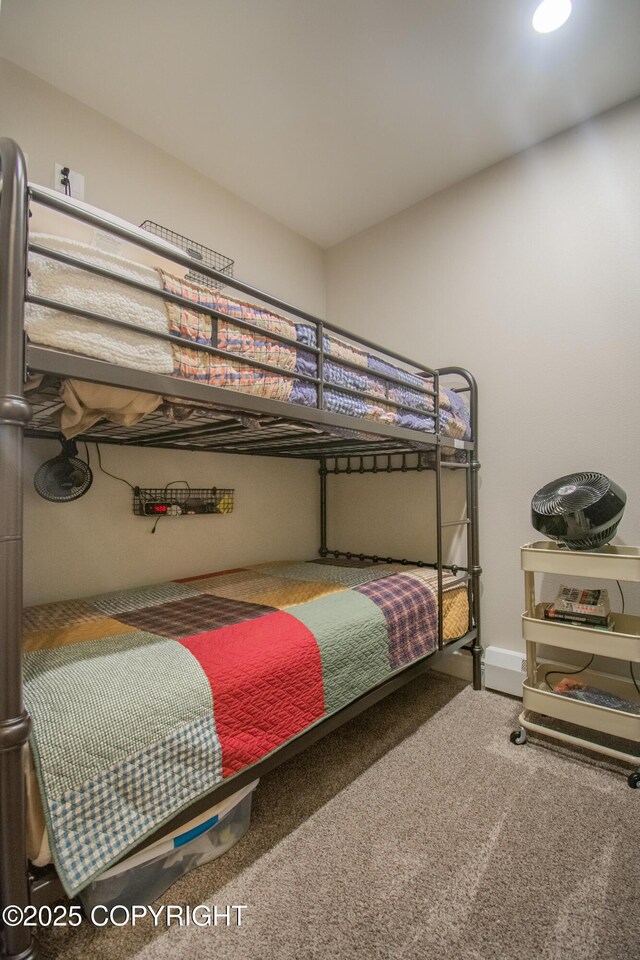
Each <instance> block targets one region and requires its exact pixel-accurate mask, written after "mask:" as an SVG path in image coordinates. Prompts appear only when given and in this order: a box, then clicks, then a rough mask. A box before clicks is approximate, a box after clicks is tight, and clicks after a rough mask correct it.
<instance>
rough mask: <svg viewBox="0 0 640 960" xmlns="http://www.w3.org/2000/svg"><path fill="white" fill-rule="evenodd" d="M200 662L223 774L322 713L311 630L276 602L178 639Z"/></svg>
mask: <svg viewBox="0 0 640 960" xmlns="http://www.w3.org/2000/svg"><path fill="white" fill-rule="evenodd" d="M180 642H181V643H182V644H183V646H185V647H186V648H187V650H189V651H190V653H192V654H193V656H194V657H195V658H196V659H197V660H198V662H199V664H200V666H201V667H202V669H203V670H204V672H205V674H206V675H207V678H208V680H209V683H210V685H211V691H212V693H213V713H214V717H215V722H216V730H217V733H218V737H219V738H220V743H221V745H222V775H223V777H229V776H231V775H232V774H234V773H237V772H238V770H241V769H242V768H243V767H246V766H248V765H249V764H251V763H255V762H256V760H260V758H261V757H264V756H266V754H268V753H271V751H272V750H275V749H276V748H277V747H279V746H281V745H282V744H283V743H285V742H286V741H287V740H290V739H291V737H294V736H295V735H296V734H298V733H300V732H301V731H302V730H304V729H305V728H306V727H308V726H309V725H310V724H312V723H314V722H315V721H316V720H319V719H320V717H322V716H323V715H324V688H323V683H322V662H321V659H320V651H319V649H318V644H317V643H316V640H315V638H314V636H313V634H312V633H311V631H310V630H308V629H307V627H305V625H304V624H303V623H301V622H300V621H299V620H297V619H296V618H295V617H293V616H291V614H289V613H286V612H285V611H283V610H280V611H278V612H276V613H268V614H266V615H265V616H263V617H259V618H258V619H256V620H250V621H249V622H247V623H237V624H233V625H232V626H228V627H221V628H220V629H219V630H212V631H209V632H207V633H200V634H196V635H194V636H191V637H185V638H184V639H183V640H181V641H180Z"/></svg>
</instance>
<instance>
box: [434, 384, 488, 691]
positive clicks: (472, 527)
mask: <svg viewBox="0 0 640 960" xmlns="http://www.w3.org/2000/svg"><path fill="white" fill-rule="evenodd" d="M449 373H450V374H455V375H456V376H459V377H462V379H463V380H466V382H467V384H468V387H465V388H464V390H465V392H466V391H468V393H469V413H470V416H471V429H472V431H473V433H472V437H471V439H472V440H473V448H472V449H471V450H467V486H466V493H467V515H468V520H469V523H468V524H467V566H468V568H469V570H468V572H469V575H470V577H471V579H470V581H469V610H470V617H472V618H473V622H472V623H471V622H470V623H469V627H470V628H471V627H472V626H473V627H475V636H474V639H473V642H472V644H471V653H472V656H473V689H474V690H481V689H482V642H481V624H480V575H481V574H482V567H481V566H480V545H479V539H478V537H479V532H478V471H479V470H480V461H479V460H478V384H477V383H476V380H475V377H474V376H473V375H472V374H471V373H469V371H468V370H463V369H462V368H460V367H443V368H442V369H441V370H440V375H441V376H444V375H445V374H449Z"/></svg>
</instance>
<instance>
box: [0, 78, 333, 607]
mask: <svg viewBox="0 0 640 960" xmlns="http://www.w3.org/2000/svg"><path fill="white" fill-rule="evenodd" d="M176 119H177V118H171V122H176ZM0 135H2V136H11V137H13V138H14V139H16V140H17V141H18V143H19V144H20V145H21V146H22V148H23V150H25V152H26V153H28V155H29V176H30V178H31V179H32V180H33V181H35V182H38V183H42V184H45V185H46V186H52V181H53V166H54V163H55V162H56V161H57V162H62V163H67V164H69V165H70V166H71V167H72V169H75V170H77V171H78V172H80V173H83V174H84V175H85V179H86V191H85V200H86V201H87V202H88V203H92V204H95V205H96V206H99V207H103V208H104V209H106V210H108V211H110V212H111V213H115V214H117V215H119V216H121V217H124V218H125V219H127V220H130V221H131V222H133V223H140V222H141V221H142V220H144V219H150V220H155V221H157V222H158V223H163V224H167V225H169V226H171V227H172V228H174V229H175V230H177V231H178V232H180V233H184V234H186V235H187V236H190V237H193V238H194V239H195V240H197V241H199V242H202V243H204V244H206V245H209V246H212V247H213V248H214V249H216V250H220V251H221V252H222V253H224V254H226V255H228V256H230V257H233V258H234V259H235V261H236V276H238V277H241V278H242V279H246V280H247V281H248V282H250V283H252V284H254V285H255V286H257V287H260V288H263V289H266V290H268V291H269V292H270V293H272V294H275V295H276V296H280V297H282V298H283V299H285V300H288V301H289V302H292V303H294V304H296V305H297V306H300V307H303V308H305V309H307V310H309V311H311V312H313V313H316V314H320V315H322V314H323V313H324V275H323V261H322V254H321V251H320V250H319V248H318V247H316V246H315V245H314V244H312V243H310V242H309V241H308V240H305V239H302V238H301V237H299V236H297V235H296V234H295V233H293V232H292V231H291V230H289V229H287V228H286V227H284V226H282V225H281V224H279V223H277V222H276V221H274V220H272V219H271V218H269V217H267V216H266V215H265V214H263V213H261V212H260V211H258V210H257V209H256V208H255V207H252V206H251V205H249V204H247V203H245V202H244V201H243V200H240V199H239V198H238V197H235V196H233V195H232V194H230V193H228V192H227V191H225V190H223V189H222V188H220V187H218V186H217V185H216V184H214V183H213V182H212V181H211V180H208V179H207V178H206V177H203V176H201V175H199V174H197V173H195V172H194V171H192V170H190V169H189V168H188V167H186V166H184V165H183V164H181V163H179V162H177V161H176V160H173V159H172V158H171V157H169V156H168V155H166V154H164V153H162V152H161V151H159V150H157V149H156V148H155V147H152V146H151V145H150V144H149V143H147V142H145V141H144V140H142V139H140V138H138V137H136V136H134V135H133V134H131V133H129V132H128V131H126V130H125V129H123V128H122V127H120V126H118V125H117V124H115V123H112V122H111V121H109V120H107V119H106V118H105V117H102V116H101V115H100V114H98V113H96V112H95V111H93V110H90V109H88V108H87V107H85V106H84V105H82V104H80V103H79V102H78V101H76V100H73V99H71V98H70V97H67V96H65V95H64V94H61V93H59V92H58V91H57V90H55V89H54V88H53V87H51V86H49V85H48V84H45V83H43V82H42V81H40V80H38V79H37V78H36V77H34V76H32V75H31V74H29V73H26V72H25V71H23V70H21V69H19V68H18V67H15V66H13V65H12V64H10V63H8V62H7V61H3V60H0ZM190 135H197V131H191V132H190ZM55 449H56V447H55V445H51V444H49V443H45V442H41V441H30V442H29V444H28V456H27V478H28V480H27V483H26V541H25V560H26V570H25V581H26V601H27V602H28V603H36V602H42V601H47V600H52V599H59V598H67V597H72V596H88V595H90V594H91V593H94V592H96V591H100V590H109V589H115V588H119V587H126V586H134V585H136V584H144V583H151V582H154V581H157V580H159V579H166V578H169V577H180V576H189V575H192V574H197V573H201V572H206V571H209V570H217V569H222V568H225V567H228V566H234V565H236V566H237V565H239V564H243V563H251V562H259V561H261V560H267V559H282V558H286V557H296V558H298V557H304V556H312V555H313V554H314V553H315V550H316V549H317V546H318V529H317V528H318V521H317V514H318V511H317V509H316V498H317V474H316V467H315V464H311V463H309V464H296V463H290V462H288V461H274V460H270V459H268V458H265V457H262V458H253V457H245V458H241V457H233V456H222V455H218V456H215V455H211V454H204V453H194V454H189V453H182V452H162V453H160V452H154V451H150V450H145V451H142V450H135V449H129V450H127V449H124V448H117V447H104V456H105V462H106V461H108V464H109V469H111V470H114V471H115V472H116V473H118V472H121V473H122V475H123V476H125V477H127V479H129V480H130V481H131V482H132V483H134V484H135V483H137V484H142V485H143V484H148V485H150V486H155V485H162V484H164V483H166V482H168V481H169V480H173V479H182V478H186V479H187V480H188V481H189V482H190V483H191V484H192V486H196V485H199V484H202V485H204V486H210V485H213V484H215V485H217V486H225V485H230V486H236V488H237V507H236V512H235V513H234V514H233V515H232V516H228V517H225V516H220V517H202V518H200V517H189V518H184V519H182V520H175V521H173V525H172V526H171V527H170V526H169V523H170V521H169V520H166V521H161V522H160V523H159V525H158V529H157V531H156V533H155V534H154V535H153V536H151V535H150V533H149V530H150V526H151V524H150V522H149V521H146V520H140V519H138V518H135V517H134V516H133V515H132V513H131V504H130V493H129V491H128V490H127V488H126V487H125V486H124V485H123V484H119V483H117V482H116V481H114V480H110V479H109V478H107V477H104V476H101V475H100V474H99V471H97V469H96V470H95V474H96V477H95V483H94V487H93V489H92V490H91V491H90V492H89V493H88V494H87V495H86V497H85V498H84V499H82V500H79V501H77V502H76V503H72V504H65V505H53V504H48V503H45V501H43V500H41V499H40V498H39V497H37V496H36V495H35V494H34V493H33V489H32V484H31V477H32V476H33V472H34V470H35V468H36V466H37V465H38V463H40V462H41V461H42V460H43V459H45V458H46V457H48V456H51V455H52V452H55ZM92 463H93V465H94V467H95V455H94V454H93V453H92Z"/></svg>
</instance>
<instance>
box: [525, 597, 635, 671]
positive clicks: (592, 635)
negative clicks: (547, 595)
mask: <svg viewBox="0 0 640 960" xmlns="http://www.w3.org/2000/svg"><path fill="white" fill-rule="evenodd" d="M544 607H545V604H544V603H538V604H536V608H535V616H534V617H530V616H528V615H527V614H526V613H523V614H522V636H523V638H524V639H525V640H528V641H530V642H532V643H544V644H546V645H547V646H552V647H563V648H564V649H565V650H579V651H581V652H583V653H594V654H596V655H597V656H603V657H614V658H615V659H617V660H629V661H633V662H634V663H640V617H637V616H631V615H630V614H625V613H612V614H611V618H612V620H613V622H614V629H613V631H609V630H597V629H595V628H593V627H586V626H584V627H583V626H574V625H573V624H571V623H561V622H559V621H549V620H545V619H544V616H543V613H544Z"/></svg>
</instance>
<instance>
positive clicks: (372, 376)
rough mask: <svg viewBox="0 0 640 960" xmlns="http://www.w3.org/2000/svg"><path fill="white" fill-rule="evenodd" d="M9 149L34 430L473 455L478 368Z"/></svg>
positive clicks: (353, 452)
mask: <svg viewBox="0 0 640 960" xmlns="http://www.w3.org/2000/svg"><path fill="white" fill-rule="evenodd" d="M7 144H10V145H11V146H12V147H14V148H15V152H14V155H13V162H11V160H12V151H11V149H9V148H8V147H7ZM0 145H2V146H3V152H2V168H3V189H2V194H3V196H2V200H0V258H1V259H2V261H3V262H2V264H1V266H0V269H1V270H2V271H3V276H5V277H6V278H7V281H9V280H10V281H11V283H12V285H13V287H14V288H15V287H18V288H20V289H21V290H22V300H23V302H22V303H21V304H18V303H17V298H16V296H15V295H14V300H13V307H14V311H13V312H14V313H15V312H16V311H18V310H19V312H20V315H21V319H22V316H23V317H24V329H25V331H26V337H25V347H24V349H25V358H24V359H25V373H26V385H25V396H26V399H27V401H28V403H29V404H30V407H31V416H30V419H29V422H28V424H27V425H26V434H27V435H28V436H32V437H43V438H47V437H48V438H58V437H59V436H60V434H61V433H62V434H63V435H64V436H66V437H68V438H70V437H74V438H75V439H76V440H84V441H95V442H101V443H118V444H125V445H135V446H152V447H162V448H171V449H188V450H203V451H216V452H224V453H243V454H261V455H266V456H286V457H302V458H312V459H317V458H323V457H328V458H331V457H334V458H335V457H343V456H347V457H350V456H361V457H363V456H376V455H378V454H387V455H393V454H407V453H417V454H418V459H419V461H420V462H421V463H423V464H424V465H425V466H433V465H434V463H435V453H436V451H437V450H438V448H440V450H441V453H442V459H444V460H446V461H450V462H459V461H466V460H467V454H468V451H470V450H473V449H474V441H475V436H476V423H477V390H476V385H475V381H474V380H473V377H472V376H471V375H470V374H469V373H468V372H467V371H465V370H462V369H460V368H456V367H449V368H445V369H440V370H437V369H432V368H430V367H427V366H424V365H422V364H420V363H417V362H415V361H412V360H411V359H409V358H407V357H404V356H402V355H401V354H398V353H396V352H394V351H391V350H386V349H384V348H383V347H380V346H378V345H377V344H375V343H372V342H371V341H369V340H367V339H365V338H363V337H360V336H358V335H356V334H353V333H351V332H349V331H346V330H343V329H341V328H340V327H338V326H336V325H335V324H331V323H328V322H327V321H324V320H320V319H318V318H317V317H314V316H312V315H311V314H309V313H307V312H305V311H303V310H299V309H297V308H296V307H293V306H291V305H290V304H288V303H286V302H284V301H282V300H280V299H278V298H276V297H274V296H271V295H270V294H267V293H265V292H264V291H261V290H258V289H256V288H255V287H252V286H251V285H249V284H247V283H244V282H242V281H240V280H238V279H236V278H234V277H230V276H228V275H227V274H226V273H223V272H221V271H220V270H217V269H214V268H212V267H209V266H207V265H206V264H205V263H203V262H202V260H200V259H198V252H197V251H194V250H185V249H182V248H180V247H178V246H176V245H174V244H172V243H168V242H167V241H165V240H164V239H161V238H160V237H158V236H154V235H152V234H151V233H149V232H148V231H146V230H144V229H141V228H140V227H136V226H133V225H131V224H129V223H127V222H126V221H124V220H121V219H119V218H117V217H114V216H111V215H110V214H108V213H105V212H104V211H101V210H98V209H96V208H94V207H91V206H89V205H88V204H85V203H81V202H79V201H76V200H72V199H71V198H69V197H66V196H64V195H62V194H59V193H56V192H54V191H52V190H48V189H46V188H44V187H40V186H36V185H31V184H27V183H26V181H25V174H24V165H23V160H22V155H21V153H20V151H19V149H18V148H17V147H15V145H14V144H12V142H11V141H7V140H4V141H0ZM8 186H11V188H12V191H13V194H12V195H13V204H12V205H13V206H14V207H15V208H16V209H15V211H14V212H15V215H14V216H9V215H8V211H7V206H8V205H9V200H10V199H11V198H10V197H9V196H8V191H7V187H8ZM2 207H5V210H2ZM192 254H193V255H192ZM9 261H11V262H10V263H9ZM20 272H21V273H22V277H20V276H18V277H16V276H14V274H16V273H20ZM194 274H197V275H198V277H197V282H196V281H194V279H193V275H194ZM2 320H3V325H4V324H5V322H7V321H6V319H5V317H4V316H3V318H2ZM4 336H5V337H6V336H7V334H6V333H5V334H4Z"/></svg>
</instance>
